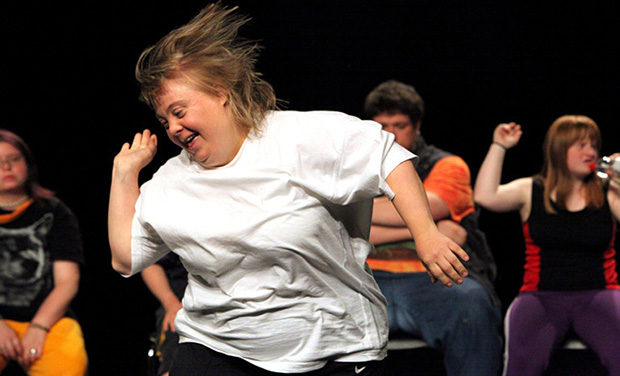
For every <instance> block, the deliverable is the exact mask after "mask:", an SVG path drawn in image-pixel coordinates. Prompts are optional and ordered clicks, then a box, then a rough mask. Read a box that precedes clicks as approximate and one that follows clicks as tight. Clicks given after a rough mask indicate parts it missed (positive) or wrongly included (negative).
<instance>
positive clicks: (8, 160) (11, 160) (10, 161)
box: [0, 154, 24, 168]
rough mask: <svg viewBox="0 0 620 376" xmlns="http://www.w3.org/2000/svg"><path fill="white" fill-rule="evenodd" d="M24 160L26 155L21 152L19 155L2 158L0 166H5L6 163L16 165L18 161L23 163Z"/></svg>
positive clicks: (10, 165) (11, 165)
mask: <svg viewBox="0 0 620 376" xmlns="http://www.w3.org/2000/svg"><path fill="white" fill-rule="evenodd" d="M23 161H24V156H23V155H21V154H19V155H9V156H8V157H6V158H0V167H2V168H4V166H5V165H6V164H8V165H9V168H10V167H13V166H15V165H16V164H18V163H21V162H23Z"/></svg>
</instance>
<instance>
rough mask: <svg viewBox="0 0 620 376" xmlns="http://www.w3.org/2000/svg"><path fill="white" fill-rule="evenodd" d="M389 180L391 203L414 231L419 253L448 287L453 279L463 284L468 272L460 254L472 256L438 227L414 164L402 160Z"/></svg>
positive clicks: (434, 274) (432, 272) (433, 273)
mask: <svg viewBox="0 0 620 376" xmlns="http://www.w3.org/2000/svg"><path fill="white" fill-rule="evenodd" d="M386 182H387V184H388V185H389V186H390V188H391V189H392V191H393V192H394V199H393V200H392V203H393V204H394V207H395V208H396V210H397V211H398V213H399V214H400V216H401V217H402V219H403V221H404V222H405V224H406V225H407V228H408V229H409V231H410V232H411V234H412V236H413V239H414V240H415V242H416V249H417V252H418V255H419V256H420V259H421V260H422V261H423V262H424V263H425V265H426V267H427V269H428V270H429V272H430V273H431V275H432V276H433V277H434V278H436V279H439V280H440V281H441V282H442V283H443V284H444V285H446V286H452V281H454V282H456V283H462V282H463V279H462V277H465V276H466V275H467V271H466V269H465V267H464V266H463V264H462V263H461V262H460V261H459V259H458V258H457V256H459V257H460V258H461V259H463V260H465V261H467V260H469V256H468V255H467V253H466V252H465V251H463V249H462V248H461V247H459V246H458V245H457V244H456V243H455V242H453V241H452V240H450V239H449V238H447V237H446V236H445V235H443V234H441V233H440V232H439V230H438V229H437V226H436V225H435V221H434V220H433V216H432V214H431V210H430V207H429V203H428V200H427V198H426V194H425V192H424V187H423V185H422V182H421V181H420V178H419V177H418V174H417V173H416V172H415V170H414V168H413V164H412V163H411V162H410V161H406V162H403V163H401V164H400V165H398V166H397V167H396V168H395V169H394V170H393V171H392V172H391V173H390V174H389V175H388V177H387V179H386Z"/></svg>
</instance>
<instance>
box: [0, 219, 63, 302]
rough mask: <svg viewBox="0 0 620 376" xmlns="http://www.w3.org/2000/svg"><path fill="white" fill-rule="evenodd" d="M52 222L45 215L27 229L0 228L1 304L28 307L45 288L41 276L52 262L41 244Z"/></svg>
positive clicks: (44, 282)
mask: <svg viewBox="0 0 620 376" xmlns="http://www.w3.org/2000/svg"><path fill="white" fill-rule="evenodd" d="M53 222H54V216H53V215H52V214H51V213H47V214H45V215H44V216H43V217H41V219H39V220H38V221H36V222H35V223H34V224H33V225H31V226H28V227H23V228H19V229H7V228H0V280H1V281H2V283H1V284H0V304H3V305H7V306H17V307H25V306H29V305H30V304H32V302H33V301H34V300H35V299H36V298H37V297H38V295H39V293H40V292H41V290H42V289H44V288H45V284H46V281H45V279H44V278H43V276H44V275H45V274H46V271H47V268H50V267H51V263H50V262H49V260H47V256H46V253H45V250H44V246H45V244H44V241H45V238H46V236H47V234H48V232H49V231H50V229H51V228H52V224H53Z"/></svg>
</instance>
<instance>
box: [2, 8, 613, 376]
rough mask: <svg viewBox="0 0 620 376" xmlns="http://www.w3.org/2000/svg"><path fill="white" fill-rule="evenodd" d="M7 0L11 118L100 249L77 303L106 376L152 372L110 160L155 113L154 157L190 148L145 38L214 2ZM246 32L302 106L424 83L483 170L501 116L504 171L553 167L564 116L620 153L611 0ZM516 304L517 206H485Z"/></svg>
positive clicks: (344, 105)
mask: <svg viewBox="0 0 620 376" xmlns="http://www.w3.org/2000/svg"><path fill="white" fill-rule="evenodd" d="M73 3H74V4H73V5H63V4H60V5H59V4H50V3H49V2H48V3H46V4H44V5H38V4H34V3H33V2H28V1H26V2H20V3H19V4H12V5H6V4H5V5H3V8H4V9H3V10H2V13H1V14H0V20H1V22H0V24H1V27H2V35H3V44H2V59H1V61H2V62H1V69H2V73H3V85H2V91H3V92H4V96H3V97H4V99H3V100H2V102H1V103H2V124H1V127H4V128H8V129H10V130H13V131H16V132H17V133H19V134H20V135H22V137H23V138H24V139H25V140H26V141H27V142H28V143H29V144H30V146H31V147H32V149H33V151H34V153H35V156H36V158H37V160H38V164H39V167H40V180H41V182H42V183H43V185H45V186H47V187H49V188H51V189H53V190H55V191H56V192H57V194H58V196H59V197H60V198H61V199H63V200H64V201H65V202H66V203H67V204H68V205H69V206H70V207H71V208H72V209H73V210H74V211H75V213H76V214H77V216H78V217H79V220H80V223H81V226H82V231H83V236H84V243H85V248H86V260H87V264H86V265H85V266H84V268H83V277H82V283H81V291H80V293H79V296H78V297H77V299H76V300H75V302H74V309H75V311H76V312H77V314H78V315H79V318H80V320H81V322H82V324H83V328H84V332H85V336H86V342H87V346H88V351H89V355H90V362H91V369H90V374H91V375H92V376H98V375H139V374H144V370H145V365H146V349H147V346H148V335H149V332H150V331H151V330H152V328H153V326H154V316H153V311H154V309H155V308H156V306H157V303H156V301H155V300H154V298H152V297H151V296H150V295H149V293H148V291H147V290H146V288H145V286H144V284H143V283H142V280H141V279H140V277H132V278H129V279H125V278H123V277H120V276H119V275H118V274H116V273H115V272H114V271H113V270H112V268H111V267H110V255H109V248H108V244H107V234H106V215H107V201H108V191H109V184H110V172H111V165H112V159H113V157H114V155H115V154H116V153H117V152H118V150H120V147H121V145H122V143H123V142H125V141H129V140H130V139H131V138H132V136H133V134H134V133H135V132H138V131H141V130H142V129H144V128H146V127H149V128H151V129H153V130H155V131H156V132H157V133H158V135H159V136H160V140H161V142H160V150H159V153H158V156H157V157H156V160H155V161H154V162H153V163H152V165H151V166H149V167H148V168H147V169H146V170H145V171H144V172H143V175H142V178H143V179H147V178H148V177H149V176H151V175H152V173H153V172H154V171H155V170H156V168H157V166H158V165H160V164H161V163H163V161H165V160H166V159H167V158H169V157H171V156H173V155H175V154H176V153H177V150H176V147H174V146H173V145H171V143H169V142H167V141H166V140H165V134H164V132H163V130H162V129H161V128H160V127H159V125H158V123H157V122H156V120H155V118H154V116H153V114H152V112H151V111H150V110H149V109H148V108H147V107H146V106H145V105H144V104H142V103H140V102H138V100H137V95H138V88H137V85H136V83H135V81H134V78H133V70H134V64H135V62H136V59H137V58H138V56H139V54H140V52H141V51H142V50H143V49H144V48H145V47H147V46H149V45H151V44H153V43H155V42H156V41H157V40H158V39H159V38H160V37H162V36H163V35H164V34H165V33H166V32H168V31H169V30H171V29H172V28H174V27H177V26H180V25H181V24H183V23H185V22H186V21H188V20H189V19H190V18H191V17H192V16H194V15H195V14H196V13H197V12H198V11H199V10H200V9H201V8H202V7H203V6H205V5H206V3H207V2H202V1H177V2H168V3H164V2H151V1H123V2H118V4H117V3H115V2H81V3H80V2H73ZM224 3H225V4H227V5H239V6H240V10H241V12H242V13H245V14H247V15H250V16H251V17H252V19H253V20H252V22H251V23H250V24H249V25H248V26H247V27H246V28H245V29H244V30H243V32H242V34H243V35H244V36H246V37H248V38H250V39H254V40H258V41H260V43H261V44H262V45H263V46H264V50H263V53H262V57H261V58H260V60H259V64H258V70H259V71H261V72H263V73H264V76H265V77H266V79H267V80H268V81H269V82H271V83H272V84H273V86H274V87H275V90H276V93H277V95H278V97H279V98H280V99H283V100H285V101H287V105H286V107H287V108H288V109H292V110H313V109H320V110H337V111H343V112H347V113H349V114H352V115H357V116H360V117H361V116H363V114H362V102H363V100H364V97H365V95H366V93H367V92H368V91H370V90H371V89H372V88H373V87H374V86H376V85H377V84H378V83H380V82H382V81H384V80H387V79H398V80H401V81H404V82H407V83H411V84H413V85H414V86H415V87H416V88H417V89H418V91H419V92H420V94H421V95H422V97H423V98H424V99H425V101H426V104H427V116H426V120H425V122H424V124H423V128H422V131H423V134H424V135H425V137H426V139H427V141H428V142H430V143H433V144H436V145H438V146H440V147H442V148H444V149H446V150H449V151H452V152H454V153H456V154H459V155H461V156H462V157H463V158H464V159H465V160H466V161H467V162H468V163H469V165H470V168H471V170H472V175H473V177H474V178H475V175H476V173H477V171H478V168H479V166H480V163H481V162H482V159H483V157H484V155H485V154H486V151H487V148H488V146H489V144H490V141H491V134H492V130H493V129H494V127H495V126H496V124H498V123H499V122H506V121H517V122H519V123H521V124H522V125H523V129H524V136H523V138H522V142H521V144H520V145H519V146H518V147H517V148H516V149H514V150H511V151H510V152H509V153H508V157H507V160H506V166H505V174H504V180H505V181H508V180H512V179H514V178H517V177H521V176H527V175H531V174H534V173H536V172H537V171H538V170H539V169H540V162H541V151H540V150H541V144H542V141H543V136H544V132H545V130H546V129H547V127H548V126H549V125H550V124H551V122H552V121H553V120H554V119H555V118H557V117H558V116H560V115H564V114H572V113H579V114H585V115H588V116H590V117H592V118H593V119H594V120H595V121H597V122H598V124H599V125H600V127H601V129H602V132H603V137H604V144H603V152H604V153H605V154H609V153H611V152H613V151H620V145H619V143H618V142H617V138H618V134H619V132H620V131H619V130H618V128H617V124H616V118H617V117H616V115H615V114H614V112H613V111H614V108H616V105H617V103H618V100H619V99H620V93H619V91H618V84H619V78H620V77H619V74H618V68H617V61H616V60H615V56H616V55H617V54H616V53H615V52H617V49H618V37H619V36H620V30H619V27H620V22H619V20H618V13H617V12H615V11H614V10H613V9H610V8H609V6H607V5H603V3H602V2H600V3H599V2H596V1H594V2H574V3H573V2H565V1H564V2H534V1H532V2H530V1H525V2H524V1H519V2H518V3H517V2H515V4H511V5H510V4H502V3H503V2H495V1H476V2H457V1H453V2H449V1H436V0H435V1H407V2H404V1H403V2H400V1H386V0H382V1H342V0H329V1H324V0H314V1H309V0H296V1H292V0H291V1H249V0H239V1H236V2H235V1H232V0H227V1H225V2H224ZM482 225H483V228H484V229H485V230H486V232H487V235H488V237H489V239H490V241H491V244H492V246H493V250H494V252H495V255H496V257H497V260H498V264H499V271H500V276H499V280H498V290H499V292H500V294H501V295H502V300H503V302H504V304H505V305H507V304H508V303H509V302H510V301H511V299H512V298H513V297H514V295H515V294H516V292H517V290H518V287H519V284H520V278H521V275H522V272H521V267H522V263H523V256H522V246H523V245H522V242H523V240H522V238H521V233H520V231H521V230H520V226H519V219H518V217H517V216H516V214H504V215H497V214H492V213H489V212H483V217H482Z"/></svg>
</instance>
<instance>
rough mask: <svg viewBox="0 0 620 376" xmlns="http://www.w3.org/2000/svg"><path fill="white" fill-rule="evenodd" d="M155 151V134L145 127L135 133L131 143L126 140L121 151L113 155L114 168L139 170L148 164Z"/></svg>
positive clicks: (121, 170)
mask: <svg viewBox="0 0 620 376" xmlns="http://www.w3.org/2000/svg"><path fill="white" fill-rule="evenodd" d="M156 153H157V136H155V135H154V134H151V131H149V130H148V129H145V130H144V132H142V133H137V134H136V135H135V136H134V138H133V142H132V143H131V145H130V144H129V143H128V142H126V143H125V144H123V147H122V148H121V151H120V152H119V153H118V154H117V155H116V157H114V168H115V169H116V170H117V172H120V173H121V174H122V173H127V172H140V170H142V169H143V168H144V167H145V166H146V165H148V164H149V163H150V162H151V161H152V160H153V158H154V157H155V154H156Z"/></svg>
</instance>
